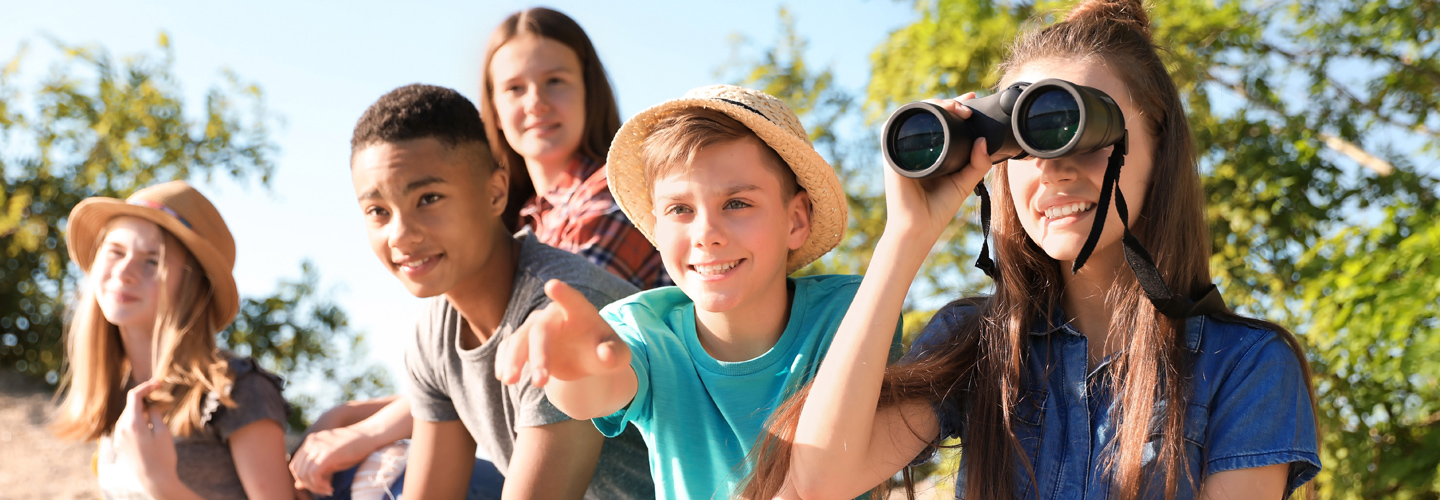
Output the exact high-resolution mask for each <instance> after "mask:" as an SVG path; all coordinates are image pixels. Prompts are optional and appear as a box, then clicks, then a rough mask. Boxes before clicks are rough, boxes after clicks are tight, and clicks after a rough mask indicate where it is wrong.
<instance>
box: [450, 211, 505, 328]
mask: <svg viewBox="0 0 1440 500" xmlns="http://www.w3.org/2000/svg"><path fill="white" fill-rule="evenodd" d="M497 233H498V234H497V235H496V236H495V238H494V241H495V247H494V248H492V249H491V250H490V259H489V262H487V263H486V265H484V266H481V271H480V272H478V273H475V274H474V275H472V276H470V277H468V278H465V279H463V280H461V281H460V282H459V283H456V284H455V287H454V288H451V289H450V291H448V292H445V300H447V301H449V302H450V305H451V306H453V307H454V308H455V310H456V311H459V312H460V317H461V318H463V319H464V320H465V327H466V328H465V331H462V332H461V335H460V345H461V347H464V348H465V349H474V348H476V347H480V345H481V344H484V343H485V342H486V341H487V340H490V337H492V336H494V335H495V329H496V328H499V327H500V321H501V320H502V319H504V317H505V308H506V306H508V305H510V287H511V286H512V285H513V284H514V282H515V266H516V263H517V262H518V261H519V259H520V242H519V241H517V240H515V239H514V238H512V237H511V236H510V235H508V234H504V231H497Z"/></svg>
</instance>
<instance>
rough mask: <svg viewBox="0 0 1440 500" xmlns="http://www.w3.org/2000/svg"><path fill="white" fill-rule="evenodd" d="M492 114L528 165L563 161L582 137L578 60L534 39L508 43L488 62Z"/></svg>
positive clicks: (582, 91) (582, 103) (561, 47)
mask: <svg viewBox="0 0 1440 500" xmlns="http://www.w3.org/2000/svg"><path fill="white" fill-rule="evenodd" d="M489 71H490V79H491V81H492V82H494V95H493V96H491V97H492V98H493V99H494V102H495V114H496V116H497V117H498V118H499V121H500V124H499V125H500V130H501V132H503V133H504V134H505V140H506V141H507V142H509V143H510V147H511V148H513V149H515V152H517V153H519V154H520V156H522V157H524V158H525V161H526V162H527V163H528V162H535V161H539V162H546V163H549V162H558V161H566V160H568V159H569V158H570V157H571V156H573V155H574V154H575V151H576V150H577V149H579V147H580V140H581V139H582V138H583V137H584V132H585V130H584V129H585V84H584V74H583V70H582V68H581V64H580V56H578V55H576V54H575V51H574V50H571V49H570V48H569V47H566V46H565V44H562V43H560V42H557V41H555V40H551V39H549V38H544V37H540V36H536V35H523V36H520V37H517V38H515V39H513V40H510V41H509V42H507V43H506V44H505V45H503V46H501V47H500V49H499V50H496V51H495V56H494V58H493V59H492V60H491V61H490V68H489Z"/></svg>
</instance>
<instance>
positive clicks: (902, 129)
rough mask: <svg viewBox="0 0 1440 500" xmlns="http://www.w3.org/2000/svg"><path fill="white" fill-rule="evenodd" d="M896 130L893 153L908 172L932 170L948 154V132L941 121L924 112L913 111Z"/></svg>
mask: <svg viewBox="0 0 1440 500" xmlns="http://www.w3.org/2000/svg"><path fill="white" fill-rule="evenodd" d="M899 123H900V126H899V127H896V131H895V139H894V142H892V144H893V146H892V147H893V148H894V150H893V151H892V152H891V154H892V157H893V158H894V160H895V163H896V164H898V165H899V166H900V168H903V169H905V170H909V171H912V172H913V171H920V170H925V169H927V168H930V166H931V165H934V164H935V162H936V161H938V160H939V159H940V153H942V152H944V151H945V128H944V127H943V126H942V125H941V124H940V119H939V118H937V117H936V116H935V115H933V114H931V113H928V112H926V111H924V110H920V109H915V110H911V112H910V113H909V116H902V117H900V120H899Z"/></svg>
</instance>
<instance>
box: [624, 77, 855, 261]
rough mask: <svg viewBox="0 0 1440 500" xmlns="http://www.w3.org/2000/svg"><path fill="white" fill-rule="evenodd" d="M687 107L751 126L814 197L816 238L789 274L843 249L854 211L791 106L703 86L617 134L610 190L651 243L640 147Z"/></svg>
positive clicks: (794, 256) (793, 255)
mask: <svg viewBox="0 0 1440 500" xmlns="http://www.w3.org/2000/svg"><path fill="white" fill-rule="evenodd" d="M687 108H707V109H713V110H715V111H719V112H722V113H725V114H726V115H729V116H730V117H731V118H734V119H735V120H736V121H739V122H740V123H742V124H744V125H745V126H746V127H749V128H750V130H752V131H754V132H755V135H756V136H759V137H760V140H762V141H765V143H766V144H768V145H770V147H771V148H773V149H774V150H775V152H776V153H779V154H780V158H783V159H784V160H785V163H787V164H789V166H790V169H791V170H794V171H795V180H796V181H798V182H799V183H800V187H802V188H804V189H805V192H806V193H808V194H809V195H810V206H811V212H810V237H809V238H807V239H806V240H805V243H804V244H802V245H801V246H800V248H799V249H796V250H795V251H792V252H790V257H789V259H788V260H786V262H785V264H786V271H785V272H786V273H787V274H788V273H793V272H795V271H796V270H799V269H800V268H802V267H805V265H807V264H809V263H811V262H814V261H815V259H818V258H820V256H821V255H825V253H826V252H829V251H830V250H831V249H833V248H835V246H836V245H838V244H840V236H841V235H843V234H844V233H845V225H846V222H847V221H848V220H849V217H850V209H849V205H848V204H847V203H846V202H845V191H844V190H843V189H842V188H841V187H840V178H839V177H836V176H835V170H834V169H832V168H830V164H829V163H826V162H825V159H824V158H821V157H820V153H816V152H815V147H814V146H811V145H810V136H809V135H808V134H806V133H805V127H804V126H801V125H800V119H799V118H796V117H795V113H794V112H792V111H790V107H789V106H786V105H785V103H783V102H780V100H779V99H776V98H774V97H771V96H770V95H768V94H766V93H764V92H760V91H757V90H750V89H747V88H742V87H736V86H734V85H711V86H708V87H700V88H697V89H694V90H691V91H689V92H686V93H685V96H684V97H681V98H679V99H675V100H672V101H665V102H663V103H660V104H658V105H655V106H653V107H651V108H650V109H647V110H645V111H641V112H640V114H638V115H635V117H634V118H631V119H630V120H629V121H627V122H625V125H624V126H622V127H620V132H619V133H617V134H616V135H615V142H614V143H612V144H611V145H610V155H609V158H607V159H606V164H607V165H606V169H607V172H608V174H607V175H608V176H609V180H610V191H611V192H612V193H613V194H614V196H615V201H616V202H617V203H618V204H619V205H620V209H621V210H623V211H625V215H626V216H629V217H630V220H631V221H632V222H634V223H635V227H637V228H639V229H640V232H641V233H642V234H644V235H645V237H646V238H647V239H649V240H650V243H652V244H653V243H655V213H654V207H655V202H654V200H652V199H651V197H650V189H649V188H647V187H646V186H645V164H644V162H642V161H641V160H640V148H641V146H642V145H643V144H644V142H645V138H646V137H649V135H650V132H652V131H653V130H654V129H655V125H657V124H659V123H660V121H661V120H663V119H665V117H667V116H670V115H672V114H674V113H675V112H677V111H680V110H683V109H687Z"/></svg>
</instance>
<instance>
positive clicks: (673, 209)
mask: <svg viewBox="0 0 1440 500" xmlns="http://www.w3.org/2000/svg"><path fill="white" fill-rule="evenodd" d="M688 213H690V207H687V206H685V205H670V208H667V209H665V214H666V215H683V214H688Z"/></svg>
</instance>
